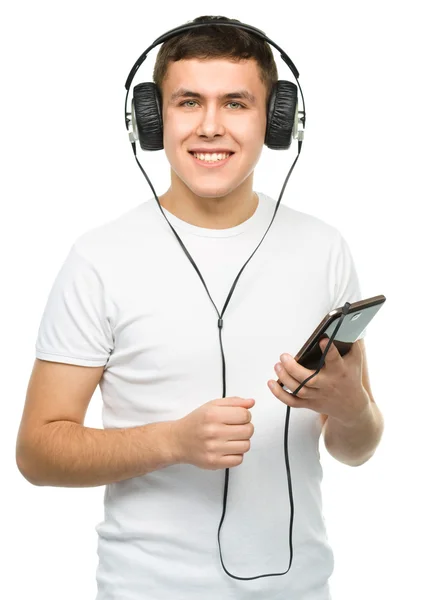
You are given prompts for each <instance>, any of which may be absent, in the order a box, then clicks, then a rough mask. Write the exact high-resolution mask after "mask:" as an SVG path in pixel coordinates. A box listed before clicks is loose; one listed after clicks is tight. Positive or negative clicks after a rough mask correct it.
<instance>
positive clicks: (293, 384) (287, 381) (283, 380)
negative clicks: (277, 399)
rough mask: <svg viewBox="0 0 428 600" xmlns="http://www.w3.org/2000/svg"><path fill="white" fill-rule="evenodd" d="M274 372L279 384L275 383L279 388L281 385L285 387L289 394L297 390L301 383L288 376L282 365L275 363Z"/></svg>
mask: <svg viewBox="0 0 428 600" xmlns="http://www.w3.org/2000/svg"><path fill="white" fill-rule="evenodd" d="M274 370H275V373H276V374H277V375H278V379H279V382H277V383H278V385H279V386H280V387H282V385H285V387H286V388H288V390H289V391H290V392H294V390H297V388H298V387H299V385H300V383H301V382H300V381H297V379H294V377H292V376H291V375H290V373H289V372H288V370H287V369H286V368H284V366H283V365H282V363H277V364H276V365H275V367H274ZM286 391H287V390H286Z"/></svg>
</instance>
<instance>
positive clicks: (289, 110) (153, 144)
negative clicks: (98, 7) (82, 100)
mask: <svg viewBox="0 0 428 600" xmlns="http://www.w3.org/2000/svg"><path fill="white" fill-rule="evenodd" d="M209 25H222V26H223V25H224V26H226V27H236V28H238V29H244V30H245V31H249V32H250V33H252V34H254V35H256V36H258V37H260V38H262V39H263V40H265V41H266V42H268V43H269V44H270V45H272V46H274V47H275V48H276V49H277V50H279V52H280V53H281V58H282V59H283V60H284V61H285V62H286V63H287V65H288V66H289V67H290V69H291V71H292V72H293V75H294V76H295V78H296V81H297V85H298V86H299V89H300V93H301V95H302V102H303V111H299V110H298V103H297V87H296V85H295V84H294V83H291V82H289V81H278V82H277V83H276V85H275V86H274V88H273V91H272V94H271V96H270V98H269V103H268V115H267V124H266V134H265V141H264V143H265V145H266V146H267V147H268V148H271V149H273V150H287V149H288V148H289V147H290V145H291V142H292V138H293V137H294V138H297V140H298V153H297V156H296V158H295V160H294V162H293V164H292V165H291V167H290V170H289V172H288V174H287V177H286V179H285V181H284V184H283V186H282V189H281V193H280V195H279V198H278V201H277V204H276V207H275V211H274V214H273V217H272V221H271V222H270V225H269V227H268V229H267V231H266V233H265V234H264V236H263V237H262V239H261V241H260V243H259V244H258V246H257V247H256V249H255V250H254V252H253V253H252V254H251V256H250V258H249V259H248V260H247V261H246V263H245V264H244V266H243V267H242V268H241V270H240V271H239V273H238V275H237V277H236V279H235V281H234V283H233V285H232V287H231V289H230V291H229V294H228V297H227V299H226V302H225V304H224V306H223V310H222V312H221V314H220V313H219V311H218V309H217V307H216V305H215V304H214V302H213V300H212V298H211V296H210V293H209V291H208V288H207V286H206V284H205V281H204V279H203V277H202V275H201V273H200V271H199V269H198V267H197V265H196V264H195V262H194V260H193V258H192V257H191V256H190V254H189V252H188V251H187V249H186V247H185V246H184V244H183V242H182V241H181V239H180V237H179V236H178V234H177V232H176V231H175V229H174V228H173V227H172V225H171V223H170V222H169V221H168V219H167V218H166V216H165V213H164V212H163V209H162V206H161V204H160V202H159V198H158V196H157V194H156V192H155V190H154V188H153V186H152V183H151V181H150V179H149V178H148V177H147V175H146V172H145V171H144V169H143V167H142V166H141V164H140V162H139V160H138V158H137V151H136V144H135V142H136V141H137V140H138V141H139V143H140V147H141V148H142V150H162V148H163V126H162V103H161V96H160V93H159V91H158V90H157V88H156V86H155V84H154V83H147V82H146V83H140V84H138V85H136V86H135V88H134V96H133V100H132V111H131V112H130V113H128V112H127V111H126V104H127V99H128V93H129V87H130V85H131V82H132V80H133V78H134V76H135V74H136V72H137V71H138V69H139V67H140V65H141V64H142V63H143V61H144V60H145V59H146V57H147V54H148V52H150V50H152V48H154V47H155V46H157V45H159V44H162V43H163V42H165V41H166V40H169V39H170V38H172V37H173V36H176V35H180V34H181V33H183V32H185V31H188V30H189V29H197V28H200V27H205V26H209ZM298 77H299V72H298V70H297V69H296V67H295V66H294V64H293V63H292V61H291V60H290V58H289V57H288V56H287V54H286V53H285V52H284V50H282V49H281V48H280V47H279V46H277V44H275V42H273V41H272V40H270V39H269V38H268V37H266V36H265V34H264V33H263V32H262V31H261V30H260V29H256V28H255V27H252V26H251V25H245V24H244V23H241V22H240V21H238V22H237V23H236V22H234V21H225V20H224V19H221V18H218V19H217V18H216V19H215V20H211V21H202V22H200V23H192V24H186V25H183V26H181V27H176V28H175V29H171V30H170V31H168V32H167V33H165V34H164V35H162V36H160V37H159V38H157V39H156V40H155V41H154V42H153V44H152V45H151V46H149V47H148V48H147V49H146V50H145V51H144V52H143V54H142V55H141V56H140V58H139V59H138V60H137V62H136V63H135V64H134V66H133V67H132V69H131V71H130V73H129V75H128V78H127V80H126V83H125V88H126V98H125V126H126V129H127V130H128V133H129V140H130V142H131V145H132V149H133V152H134V156H135V160H136V161H137V163H138V166H139V168H140V169H141V171H142V173H143V175H144V177H145V178H146V180H147V182H148V184H149V186H150V187H151V189H152V191H153V194H154V196H155V198H156V200H157V202H158V204H159V207H160V209H161V211H162V213H163V215H164V217H165V220H166V221H167V223H168V224H169V226H170V227H171V229H172V232H173V233H174V235H175V236H176V238H177V240H178V242H179V244H180V245H181V247H182V248H183V250H184V252H185V254H186V255H187V257H188V258H189V260H190V262H191V263H192V265H193V267H194V268H195V270H196V272H197V273H198V275H199V277H200V279H201V281H202V283H203V285H204V287H205V289H206V291H207V293H208V296H209V298H210V300H211V302H212V304H213V306H214V308H215V310H216V312H217V315H218V321H217V326H218V329H219V338H220V350H221V355H222V363H223V364H222V373H223V396H222V397H223V398H225V397H226V364H225V360H224V352H223V344H222V329H223V325H224V322H223V315H224V312H225V310H226V307H227V305H228V304H229V301H230V298H231V296H232V293H233V291H234V289H235V286H236V284H237V282H238V279H239V277H240V276H241V273H242V271H243V270H244V268H245V267H246V265H247V264H248V262H249V261H250V260H251V258H252V257H253V256H254V254H255V252H256V251H257V249H258V248H259V246H260V244H261V243H262V242H263V240H264V238H265V237H266V234H267V232H268V231H269V229H270V226H271V225H272V222H273V220H274V218H275V215H276V212H277V210H278V207H279V204H280V202H281V198H282V195H283V193H284V189H285V186H286V185H287V182H288V179H289V177H290V175H291V173H292V171H293V169H294V166H295V164H296V162H297V160H298V158H299V156H300V151H301V148H302V144H303V136H304V128H305V122H306V112H305V101H304V98H303V93H302V89H301V87H300V84H299V81H298ZM299 114H302V115H303V116H302V117H299ZM130 122H131V125H132V131H129V129H128V125H129V123H130ZM299 123H302V125H303V129H302V130H299V129H298V125H299ZM349 307H350V304H349V303H348V302H346V303H345V306H344V310H343V314H342V316H341V317H340V319H339V320H338V321H339V322H338V324H337V326H336V328H335V330H334V331H333V334H332V335H331V337H330V340H329V342H328V344H327V345H326V347H325V349H324V353H323V354H322V356H321V360H320V364H319V366H318V369H317V370H316V371H315V373H313V374H312V375H310V376H309V377H307V378H306V379H305V380H304V381H303V382H302V383H301V384H300V385H299V386H298V387H297V388H296V389H295V390H294V392H291V393H292V394H293V395H294V396H295V395H297V393H298V392H299V391H300V389H301V388H302V387H303V386H304V385H305V383H307V381H309V379H312V377H315V375H317V373H319V371H320V370H321V368H322V366H323V364H324V359H325V356H326V354H327V352H328V351H329V348H330V346H331V344H332V343H333V340H334V339H335V336H336V333H337V332H338V330H339V328H340V326H341V324H342V321H343V319H344V318H345V316H346V314H347V312H348V309H349ZM287 391H289V390H288V389H287ZM289 421H290V406H287V410H286V417H285V426H284V457H285V465H286V470H287V478H288V492H289V499H290V528H289V546H290V562H289V565H288V569H287V570H286V571H284V572H283V573H270V574H265V575H257V576H255V577H237V576H236V575H232V574H231V573H229V571H228V570H227V569H226V568H225V566H224V563H223V557H222V553H221V545H220V529H221V526H222V523H223V520H224V516H225V514H226V502H227V491H228V486H229V469H226V470H225V483H224V496H223V514H222V516H221V519H220V524H219V528H218V534H217V535H218V545H219V552H220V560H221V564H222V567H223V570H224V571H225V572H226V573H227V575H229V576H230V577H232V578H233V579H240V580H242V581H248V580H250V579H259V578H260V577H275V576H278V575H285V574H286V573H288V571H289V570H290V568H291V563H292V561H293V544H292V530H293V519H294V501H293V492H292V486H291V474H290V465H289V457H288V426H289Z"/></svg>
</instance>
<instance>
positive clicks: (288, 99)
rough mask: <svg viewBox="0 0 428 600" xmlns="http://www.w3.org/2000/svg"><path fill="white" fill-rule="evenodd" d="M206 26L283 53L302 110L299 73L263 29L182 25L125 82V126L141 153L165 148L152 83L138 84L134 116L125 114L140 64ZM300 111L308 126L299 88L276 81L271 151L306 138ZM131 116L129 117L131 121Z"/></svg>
mask: <svg viewBox="0 0 428 600" xmlns="http://www.w3.org/2000/svg"><path fill="white" fill-rule="evenodd" d="M207 25H225V26H228V27H237V28H239V29H244V30H245V31H249V32H250V33H253V34H254V35H257V36H258V37H259V38H261V39H263V40H265V41H266V42H268V43H269V44H271V45H272V46H274V47H275V48H276V49H277V50H279V52H280V53H281V58H282V59H283V60H284V61H285V62H286V63H287V65H288V66H289V67H290V69H291V70H292V72H293V75H294V76H295V78H296V81H297V84H298V85H299V89H300V93H301V95H302V101H303V108H304V107H305V101H304V98H303V93H302V89H301V87H300V84H299V82H298V77H299V72H298V70H297V69H296V67H295V66H294V64H293V63H292V61H291V60H290V58H289V57H288V56H287V55H286V53H285V52H284V50H282V49H281V48H280V47H279V46H277V45H276V44H275V43H274V42H273V41H272V40H270V39H269V38H268V37H266V36H265V34H264V33H263V32H262V31H261V30H260V29H256V28H255V27H252V26H251V25H245V24H244V23H242V24H241V23H235V22H233V21H232V22H231V21H224V20H222V19H216V20H215V21H202V22H200V23H193V24H189V25H182V26H181V27H176V28H175V29H171V30H170V31H167V32H166V33H165V34H164V35H161V36H160V37H158V38H157V39H156V40H155V41H154V42H153V44H152V45H151V46H149V48H147V49H146V50H144V52H143V54H142V55H141V56H140V58H139V59H138V60H137V62H136V63H135V65H134V66H133V67H132V69H131V71H130V73H129V75H128V78H127V80H126V83H125V88H126V90H127V94H126V99H125V125H126V128H127V129H128V124H129V122H130V121H131V123H132V132H130V134H129V138H130V141H131V142H135V141H136V140H138V141H139V143H140V147H141V149H142V150H162V149H163V124H162V99H161V94H160V90H158V88H157V86H156V85H155V84H154V83H152V82H144V83H139V84H138V85H136V86H135V88H134V95H133V99H132V107H131V113H127V112H126V104H127V99H128V93H129V87H130V85H131V82H132V80H133V78H134V76H135V74H136V72H137V71H138V69H139V68H140V66H141V64H142V63H143V62H144V60H145V59H146V57H147V54H148V53H149V52H150V50H152V49H153V48H155V47H156V46H158V45H159V44H162V43H163V42H166V41H167V40H169V39H170V38H172V37H175V36H176V35H179V34H180V33H183V32H185V31H188V30H189V29H197V28H200V27H205V26H207ZM299 112H301V113H303V116H302V117H301V118H300V121H301V122H302V123H303V127H304V126H305V121H306V117H305V110H303V111H299V110H298V101H297V86H296V84H295V83H292V82H291V81H283V80H282V81H281V80H279V81H277V82H276V84H275V85H274V87H273V90H272V93H271V95H270V98H269V103H268V114H267V123H266V135H265V141H264V143H265V145H266V146H267V147H268V148H271V149H272V150H287V149H288V148H289V147H290V145H291V142H292V138H293V137H294V138H298V139H299V140H302V139H303V130H302V131H300V132H299V131H298V124H299ZM129 117H130V118H129Z"/></svg>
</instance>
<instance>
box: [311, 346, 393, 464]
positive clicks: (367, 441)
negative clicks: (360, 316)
mask: <svg viewBox="0 0 428 600" xmlns="http://www.w3.org/2000/svg"><path fill="white" fill-rule="evenodd" d="M355 343H357V344H359V345H360V348H361V352H362V355H363V363H362V386H363V389H356V390H355V393H356V394H360V393H363V394H365V395H366V399H367V409H366V410H365V411H364V412H363V414H361V415H360V416H359V417H358V418H357V419H356V420H355V421H352V422H347V423H344V422H343V421H340V420H338V419H336V418H334V417H332V416H329V417H327V415H321V421H322V423H323V430H322V431H323V435H324V444H325V447H326V449H327V451H328V452H329V454H331V456H333V457H334V458H336V459H337V460H338V461H340V462H342V463H344V464H346V465H349V466H355V467H356V466H360V465H362V464H363V463H365V462H367V461H368V460H369V459H370V458H371V457H372V456H373V454H374V453H375V451H376V448H377V446H378V445H379V442H380V440H381V438H382V434H383V430H384V419H383V415H382V413H381V411H380V409H379V407H378V405H377V404H376V402H375V400H374V398H373V393H372V390H371V387H370V381H369V374H368V367H367V357H366V351H365V345H364V340H363V339H361V340H358V341H357V342H355Z"/></svg>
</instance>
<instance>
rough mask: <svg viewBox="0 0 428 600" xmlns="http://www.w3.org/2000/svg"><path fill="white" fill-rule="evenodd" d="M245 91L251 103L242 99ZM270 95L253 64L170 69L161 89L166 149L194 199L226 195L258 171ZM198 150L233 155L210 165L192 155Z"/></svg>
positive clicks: (183, 64) (216, 62)
mask: <svg viewBox="0 0 428 600" xmlns="http://www.w3.org/2000/svg"><path fill="white" fill-rule="evenodd" d="M180 90H181V91H180ZM245 92H247V93H248V94H250V95H251V96H252V99H249V98H246V97H239V96H238V95H237V94H242V93H245ZM266 93H267V91H266V87H265V85H264V84H263V83H262V81H261V80H260V76H259V71H258V66H257V63H256V62H255V60H253V59H250V60H244V61H240V62H232V61H230V60H227V59H208V60H199V59H187V60H180V61H176V62H172V63H170V64H169V66H168V72H167V76H166V78H165V80H164V82H163V86H162V97H163V126H164V148H165V153H166V156H167V158H168V161H169V163H170V165H171V168H172V169H173V171H174V172H175V173H176V175H177V176H178V177H179V178H180V179H181V180H182V181H183V182H184V184H185V185H186V186H187V187H188V188H189V189H190V190H191V191H192V192H193V193H194V194H196V195H197V196H200V197H221V196H226V195H227V194H229V193H231V192H232V191H233V190H234V189H236V188H237V187H238V186H239V185H241V184H242V183H243V181H244V180H245V179H247V177H248V176H249V175H250V174H251V173H252V172H253V170H254V168H255V166H256V164H257V162H258V160H259V157H260V154H261V152H262V149H263V143H264V138H265V129H266ZM177 94H180V95H177ZM198 94H199V95H200V96H198ZM226 94H234V96H229V97H226ZM197 150H199V151H200V152H201V153H202V152H203V151H205V152H217V151H219V152H220V153H221V154H222V153H223V151H226V152H231V153H232V154H230V156H229V157H228V158H226V159H222V160H219V161H218V162H207V161H206V160H201V159H203V158H204V157H203V156H202V157H200V158H199V159H198V158H196V157H195V156H194V155H193V154H192V153H191V151H192V152H193V151H197ZM206 158H214V159H215V158H217V159H218V158H220V157H219V156H217V157H215V156H211V157H207V156H205V159H206Z"/></svg>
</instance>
